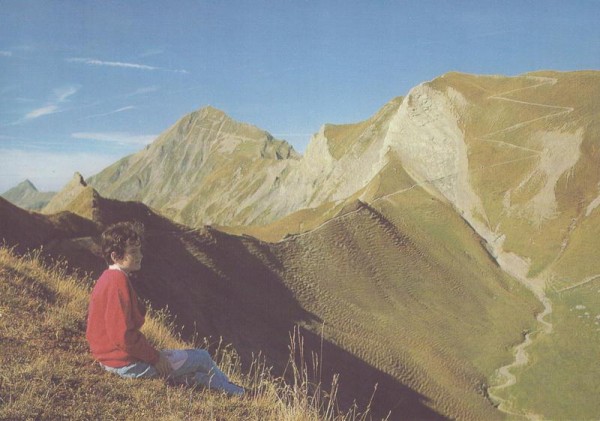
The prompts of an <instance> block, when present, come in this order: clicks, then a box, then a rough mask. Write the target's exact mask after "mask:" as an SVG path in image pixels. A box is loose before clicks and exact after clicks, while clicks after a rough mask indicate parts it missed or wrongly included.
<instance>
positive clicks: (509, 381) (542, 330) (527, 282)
mask: <svg viewBox="0 0 600 421" xmlns="http://www.w3.org/2000/svg"><path fill="white" fill-rule="evenodd" d="M530 77H531V78H535V79H537V80H539V81H540V83H537V84H534V85H531V86H528V87H524V88H519V89H513V90H510V91H506V92H502V93H499V94H494V95H492V96H489V97H488V98H489V99H496V100H501V101H510V102H515V103H518V104H526V105H531V106H535V107H544V108H550V109H556V110H559V111H556V112H550V113H548V114H546V115H544V116H542V117H537V118H534V119H531V120H527V121H522V122H520V123H517V124H514V125H511V126H509V127H505V128H504V129H501V130H496V131H494V132H491V133H487V134H486V135H484V136H483V137H481V138H480V140H482V141H485V142H490V143H492V142H493V143H499V144H503V145H506V146H510V147H514V148H518V149H524V150H527V151H529V152H535V153H536V154H541V151H536V150H533V149H530V148H525V147H522V146H518V145H514V144H511V143H507V142H503V141H499V140H493V139H491V138H492V137H493V136H495V135H497V134H499V133H503V132H508V131H513V130H516V129H519V128H521V127H523V126H525V125H527V124H530V123H533V122H535V121H539V120H542V119H547V118H551V117H556V116H559V115H563V114H568V113H570V112H572V111H573V110H574V109H573V108H571V107H560V106H555V105H548V104H538V103H534V102H525V101H519V100H515V99H511V98H505V97H503V96H502V95H507V94H509V93H513V92H517V91H522V90H525V89H534V88H537V87H540V86H544V85H548V84H552V85H553V84H555V83H556V82H557V80H556V79H552V78H538V77H532V76H530ZM533 157H535V155H529V156H527V157H523V158H519V159H517V160H520V159H530V158H533ZM496 165H499V164H496ZM499 252H500V254H502V251H501V250H500V251H499ZM498 263H499V264H500V266H501V267H502V269H503V270H504V271H506V272H507V273H509V274H511V275H512V276H513V277H515V278H516V279H517V280H518V281H519V282H521V283H522V284H523V285H524V286H525V287H526V288H528V289H529V290H530V291H531V292H533V294H534V295H535V297H536V298H537V299H538V300H539V301H540V302H541V303H542V305H543V308H544V309H543V311H542V312H541V313H539V314H538V315H537V316H536V320H537V321H538V323H539V328H538V329H537V330H535V331H533V332H527V334H526V335H525V340H524V341H523V342H522V343H520V344H519V345H517V346H516V347H515V348H514V350H513V355H514V361H513V362H511V363H510V364H507V365H505V366H502V367H500V368H499V369H498V370H497V371H496V374H495V376H496V382H497V384H496V385H495V386H492V387H490V388H488V395H489V398H490V400H492V401H493V402H494V403H495V404H497V405H498V409H499V410H501V411H502V412H504V413H506V414H508V415H510V416H513V417H517V418H524V419H528V420H538V419H542V418H543V417H541V416H539V415H537V414H534V413H531V412H527V411H521V412H517V411H518V410H517V409H515V408H513V405H512V403H511V401H510V399H509V398H508V397H507V398H503V397H501V396H499V392H501V391H503V390H504V389H507V388H509V387H511V386H513V385H514V384H516V383H517V377H516V376H515V375H514V374H513V373H512V370H513V369H515V368H518V367H522V366H524V365H526V364H528V363H529V354H528V353H527V348H528V347H529V346H531V345H532V344H533V343H534V338H539V336H540V335H544V334H545V335H549V334H551V333H552V331H553V325H552V323H550V322H548V321H547V320H546V317H547V316H549V315H551V314H552V302H551V301H550V299H549V298H548V296H547V295H546V283H547V282H546V279H543V278H541V277H538V278H528V277H527V272H528V265H526V267H520V268H515V267H511V266H512V265H511V260H510V259H500V258H499V259H498ZM588 282H589V280H588Z"/></svg>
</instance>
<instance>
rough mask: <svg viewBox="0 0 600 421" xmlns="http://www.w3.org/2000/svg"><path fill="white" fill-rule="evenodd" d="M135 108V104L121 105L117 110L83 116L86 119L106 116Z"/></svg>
mask: <svg viewBox="0 0 600 421" xmlns="http://www.w3.org/2000/svg"><path fill="white" fill-rule="evenodd" d="M135 108H136V107H134V106H133V105H128V106H126V107H121V108H119V109H116V110H113V111H109V112H107V113H100V114H92V115H89V116H87V117H84V118H82V120H85V119H88V118H95V117H104V116H107V115H112V114H117V113H122V112H123V111H129V110H134V109H135Z"/></svg>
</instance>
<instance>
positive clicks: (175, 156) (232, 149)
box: [88, 107, 299, 226]
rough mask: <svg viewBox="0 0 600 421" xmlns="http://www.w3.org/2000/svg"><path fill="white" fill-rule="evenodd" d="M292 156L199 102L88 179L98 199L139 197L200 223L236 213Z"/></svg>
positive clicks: (171, 214)
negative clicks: (139, 148)
mask: <svg viewBox="0 0 600 421" xmlns="http://www.w3.org/2000/svg"><path fill="white" fill-rule="evenodd" d="M298 158H299V155H298V154H297V153H296V152H295V151H294V149H293V148H292V147H291V146H290V145H289V144H287V143H286V142H283V141H280V140H277V139H274V138H273V137H272V136H271V135H270V134H269V133H267V132H265V131H263V130H260V129H258V128H256V127H254V126H251V125H248V124H243V123H237V122H235V121H233V120H232V119H231V118H229V117H228V116H227V115H225V114H224V113H223V112H221V111H219V110H216V109H214V108H212V107H207V108H204V109H202V110H200V111H197V112H194V113H191V114H189V115H187V116H186V117H184V118H182V119H181V120H179V121H178V122H177V123H176V124H175V125H174V126H173V127H171V128H170V129H168V130H167V131H166V132H165V133H163V134H162V135H160V136H159V137H158V138H157V139H156V140H155V141H154V142H153V143H152V144H151V145H149V146H148V147H147V148H146V149H144V150H143V151H141V152H138V153H137V154H134V155H131V156H129V157H126V158H124V159H122V160H120V161H119V162H117V163H115V164H114V165H112V166H110V167H108V168H107V169H105V170H104V171H102V172H101V173H100V174H98V175H96V176H94V177H91V178H90V179H89V180H88V183H89V184H90V185H91V186H93V187H94V188H95V189H97V190H98V191H99V192H100V193H101V194H102V195H104V196H106V197H112V198H115V199H120V200H136V201H141V202H144V203H146V204H148V205H149V206H152V207H153V208H156V209H159V210H160V211H161V212H162V213H164V214H165V215H167V216H169V217H171V218H173V219H174V220H176V221H179V222H185V223H187V224H189V225H193V226H200V225H202V224H203V223H211V222H215V221H224V220H228V219H230V215H233V214H236V213H238V212H239V211H240V210H241V209H240V206H243V205H241V204H240V201H241V200H242V198H243V197H244V196H251V197H254V195H256V193H257V191H256V190H257V189H258V188H259V187H261V188H263V187H262V186H263V185H265V184H266V185H268V184H270V183H273V182H274V179H275V178H276V176H277V172H278V171H280V170H279V169H281V168H283V167H285V166H286V165H287V162H288V161H293V160H297V159H298ZM258 197H260V196H258Z"/></svg>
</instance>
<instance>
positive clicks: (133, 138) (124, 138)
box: [71, 132, 156, 145]
mask: <svg viewBox="0 0 600 421" xmlns="http://www.w3.org/2000/svg"><path fill="white" fill-rule="evenodd" d="M71 137H72V138H75V139H84V140H97V141H100V142H113V143H119V144H121V145H147V144H149V143H152V141H153V140H154V139H156V135H139V134H131V133H127V132H77V133H71Z"/></svg>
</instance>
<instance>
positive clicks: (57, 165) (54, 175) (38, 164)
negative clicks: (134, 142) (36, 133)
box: [0, 148, 121, 193]
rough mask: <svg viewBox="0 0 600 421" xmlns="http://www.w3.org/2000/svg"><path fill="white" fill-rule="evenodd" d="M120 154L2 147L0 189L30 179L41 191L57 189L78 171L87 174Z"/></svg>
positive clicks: (3, 190)
mask: <svg viewBox="0 0 600 421" xmlns="http://www.w3.org/2000/svg"><path fill="white" fill-rule="evenodd" d="M119 158H121V156H120V155H119V154H118V153H115V154H112V155H111V154H103V153H85V152H48V151H29V150H27V151H25V150H22V149H6V148H0V193H4V192H5V191H7V190H9V189H11V188H12V187H14V186H16V185H17V184H19V183H20V182H22V181H23V180H25V179H29V180H31V181H32V182H33V184H35V186H36V187H37V188H38V189H40V191H58V190H60V189H61V188H63V187H64V185H65V184H66V183H67V182H68V181H69V180H70V179H71V178H72V177H73V174H74V173H75V172H76V171H78V172H80V173H81V174H83V175H84V177H88V176H91V175H94V174H97V173H98V172H100V171H102V170H103V169H104V168H106V167H108V166H109V165H111V164H112V163H114V162H116V161H117V160H118V159H119Z"/></svg>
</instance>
